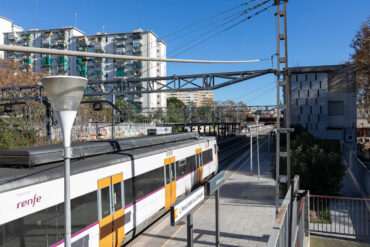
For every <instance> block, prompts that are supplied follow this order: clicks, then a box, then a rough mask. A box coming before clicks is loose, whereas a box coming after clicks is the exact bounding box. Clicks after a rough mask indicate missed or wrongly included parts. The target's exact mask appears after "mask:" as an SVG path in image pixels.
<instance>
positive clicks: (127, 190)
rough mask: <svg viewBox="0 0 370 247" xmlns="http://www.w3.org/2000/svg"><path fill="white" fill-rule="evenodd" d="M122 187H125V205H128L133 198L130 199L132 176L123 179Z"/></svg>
mask: <svg viewBox="0 0 370 247" xmlns="http://www.w3.org/2000/svg"><path fill="white" fill-rule="evenodd" d="M124 188H125V206H128V205H130V204H131V203H132V202H133V200H132V191H133V187H132V178H129V179H126V180H125V181H124Z"/></svg>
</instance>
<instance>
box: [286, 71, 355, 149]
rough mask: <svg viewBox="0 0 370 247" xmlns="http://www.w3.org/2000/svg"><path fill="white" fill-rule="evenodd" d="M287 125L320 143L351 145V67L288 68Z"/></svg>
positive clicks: (352, 95)
mask: <svg viewBox="0 0 370 247" xmlns="http://www.w3.org/2000/svg"><path fill="white" fill-rule="evenodd" d="M291 70H292V75H291V89H290V93H291V102H290V106H291V108H290V109H291V123H292V124H300V125H302V126H303V127H306V128H307V129H308V131H309V132H310V133H312V134H313V135H314V136H317V137H321V138H323V139H331V140H345V141H347V142H352V141H353V140H354V139H355V138H354V137H355V133H356V74H355V70H354V66H353V65H332V66H314V67H296V68H291Z"/></svg>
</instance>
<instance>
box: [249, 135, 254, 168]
mask: <svg viewBox="0 0 370 247" xmlns="http://www.w3.org/2000/svg"><path fill="white" fill-rule="evenodd" d="M249 135H250V138H249V139H250V148H249V150H250V170H251V173H252V172H253V134H252V129H251V128H249Z"/></svg>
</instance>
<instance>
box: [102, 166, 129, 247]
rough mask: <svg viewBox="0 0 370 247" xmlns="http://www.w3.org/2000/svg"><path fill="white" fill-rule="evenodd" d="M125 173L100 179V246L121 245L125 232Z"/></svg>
mask: <svg viewBox="0 0 370 247" xmlns="http://www.w3.org/2000/svg"><path fill="white" fill-rule="evenodd" d="M124 205H125V202H124V187H123V174H122V173H119V174H116V175H113V176H110V177H106V178H103V179H100V180H98V219H99V246H104V247H106V246H108V247H116V246H121V244H122V243H123V241H124V239H125V232H124V222H125V220H124V216H125V209H124Z"/></svg>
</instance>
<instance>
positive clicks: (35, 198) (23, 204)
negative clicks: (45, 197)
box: [17, 194, 41, 208]
mask: <svg viewBox="0 0 370 247" xmlns="http://www.w3.org/2000/svg"><path fill="white" fill-rule="evenodd" d="M40 201H41V196H38V195H36V194H35V195H34V196H33V198H31V199H28V200H25V201H22V202H18V203H17V208H23V207H27V206H30V205H32V207H34V206H35V204H36V203H37V202H40Z"/></svg>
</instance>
